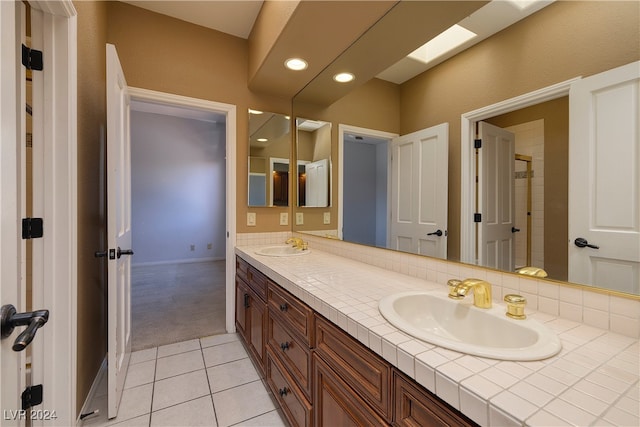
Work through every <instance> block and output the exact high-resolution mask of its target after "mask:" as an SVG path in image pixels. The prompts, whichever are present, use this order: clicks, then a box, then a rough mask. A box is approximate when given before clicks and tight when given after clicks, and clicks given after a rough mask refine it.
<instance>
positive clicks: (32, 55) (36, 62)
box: [22, 45, 43, 71]
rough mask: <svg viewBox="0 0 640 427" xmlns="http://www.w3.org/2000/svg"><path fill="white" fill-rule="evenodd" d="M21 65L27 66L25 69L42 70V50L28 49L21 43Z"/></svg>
mask: <svg viewBox="0 0 640 427" xmlns="http://www.w3.org/2000/svg"><path fill="white" fill-rule="evenodd" d="M22 65H24V66H25V67H27V70H35V71H42V69H43V62H42V51H41V50H35V49H29V48H28V47H26V46H25V45H22Z"/></svg>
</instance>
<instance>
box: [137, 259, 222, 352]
mask: <svg viewBox="0 0 640 427" xmlns="http://www.w3.org/2000/svg"><path fill="white" fill-rule="evenodd" d="M131 282H132V283H131V329H132V332H131V333H132V339H131V347H132V351H137V350H143V349H146V348H150V347H157V346H161V345H165V344H172V343H176V342H180V341H187V340H190V339H194V338H200V337H207V336H211V335H215V334H222V333H225V261H224V260H223V261H212V262H201V263H191V264H162V265H154V266H136V267H132V269H131Z"/></svg>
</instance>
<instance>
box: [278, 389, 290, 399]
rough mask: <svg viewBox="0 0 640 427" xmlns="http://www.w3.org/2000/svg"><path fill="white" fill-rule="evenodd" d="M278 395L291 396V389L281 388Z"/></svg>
mask: <svg viewBox="0 0 640 427" xmlns="http://www.w3.org/2000/svg"><path fill="white" fill-rule="evenodd" d="M278 393H279V394H280V397H285V396H286V395H287V394H289V389H288V388H286V387H285V388H281V389H279V390H278Z"/></svg>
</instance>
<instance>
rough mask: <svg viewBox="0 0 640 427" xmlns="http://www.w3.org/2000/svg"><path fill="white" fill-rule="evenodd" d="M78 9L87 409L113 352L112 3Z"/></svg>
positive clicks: (81, 332)
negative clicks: (109, 226)
mask: <svg viewBox="0 0 640 427" xmlns="http://www.w3.org/2000/svg"><path fill="white" fill-rule="evenodd" d="M74 5H75V7H76V10H77V12H78V64H79V66H78V305H77V311H78V354H77V357H78V367H77V395H76V407H77V408H78V411H80V410H81V409H82V405H83V403H84V400H85V399H86V397H87V394H88V393H89V389H90V388H91V384H92V382H93V380H94V378H95V377H96V375H97V373H98V370H99V369H100V365H101V363H102V360H103V359H104V357H105V354H106V352H107V349H106V344H107V334H106V332H107V326H106V309H107V301H106V261H105V258H99V259H98V258H95V257H94V255H93V254H94V252H95V251H98V250H105V249H106V229H105V227H106V216H105V215H106V214H105V210H104V206H105V179H104V173H105V163H104V162H105V136H106V92H105V74H106V59H105V43H106V40H107V3H104V2H75V3H74Z"/></svg>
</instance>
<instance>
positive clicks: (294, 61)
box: [284, 58, 308, 71]
mask: <svg viewBox="0 0 640 427" xmlns="http://www.w3.org/2000/svg"><path fill="white" fill-rule="evenodd" d="M284 66H285V67H287V68H288V69H290V70H294V71H300V70H305V69H306V68H307V66H308V65H307V61H305V60H304V59H302V58H289V59H287V60H286V61H284Z"/></svg>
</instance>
